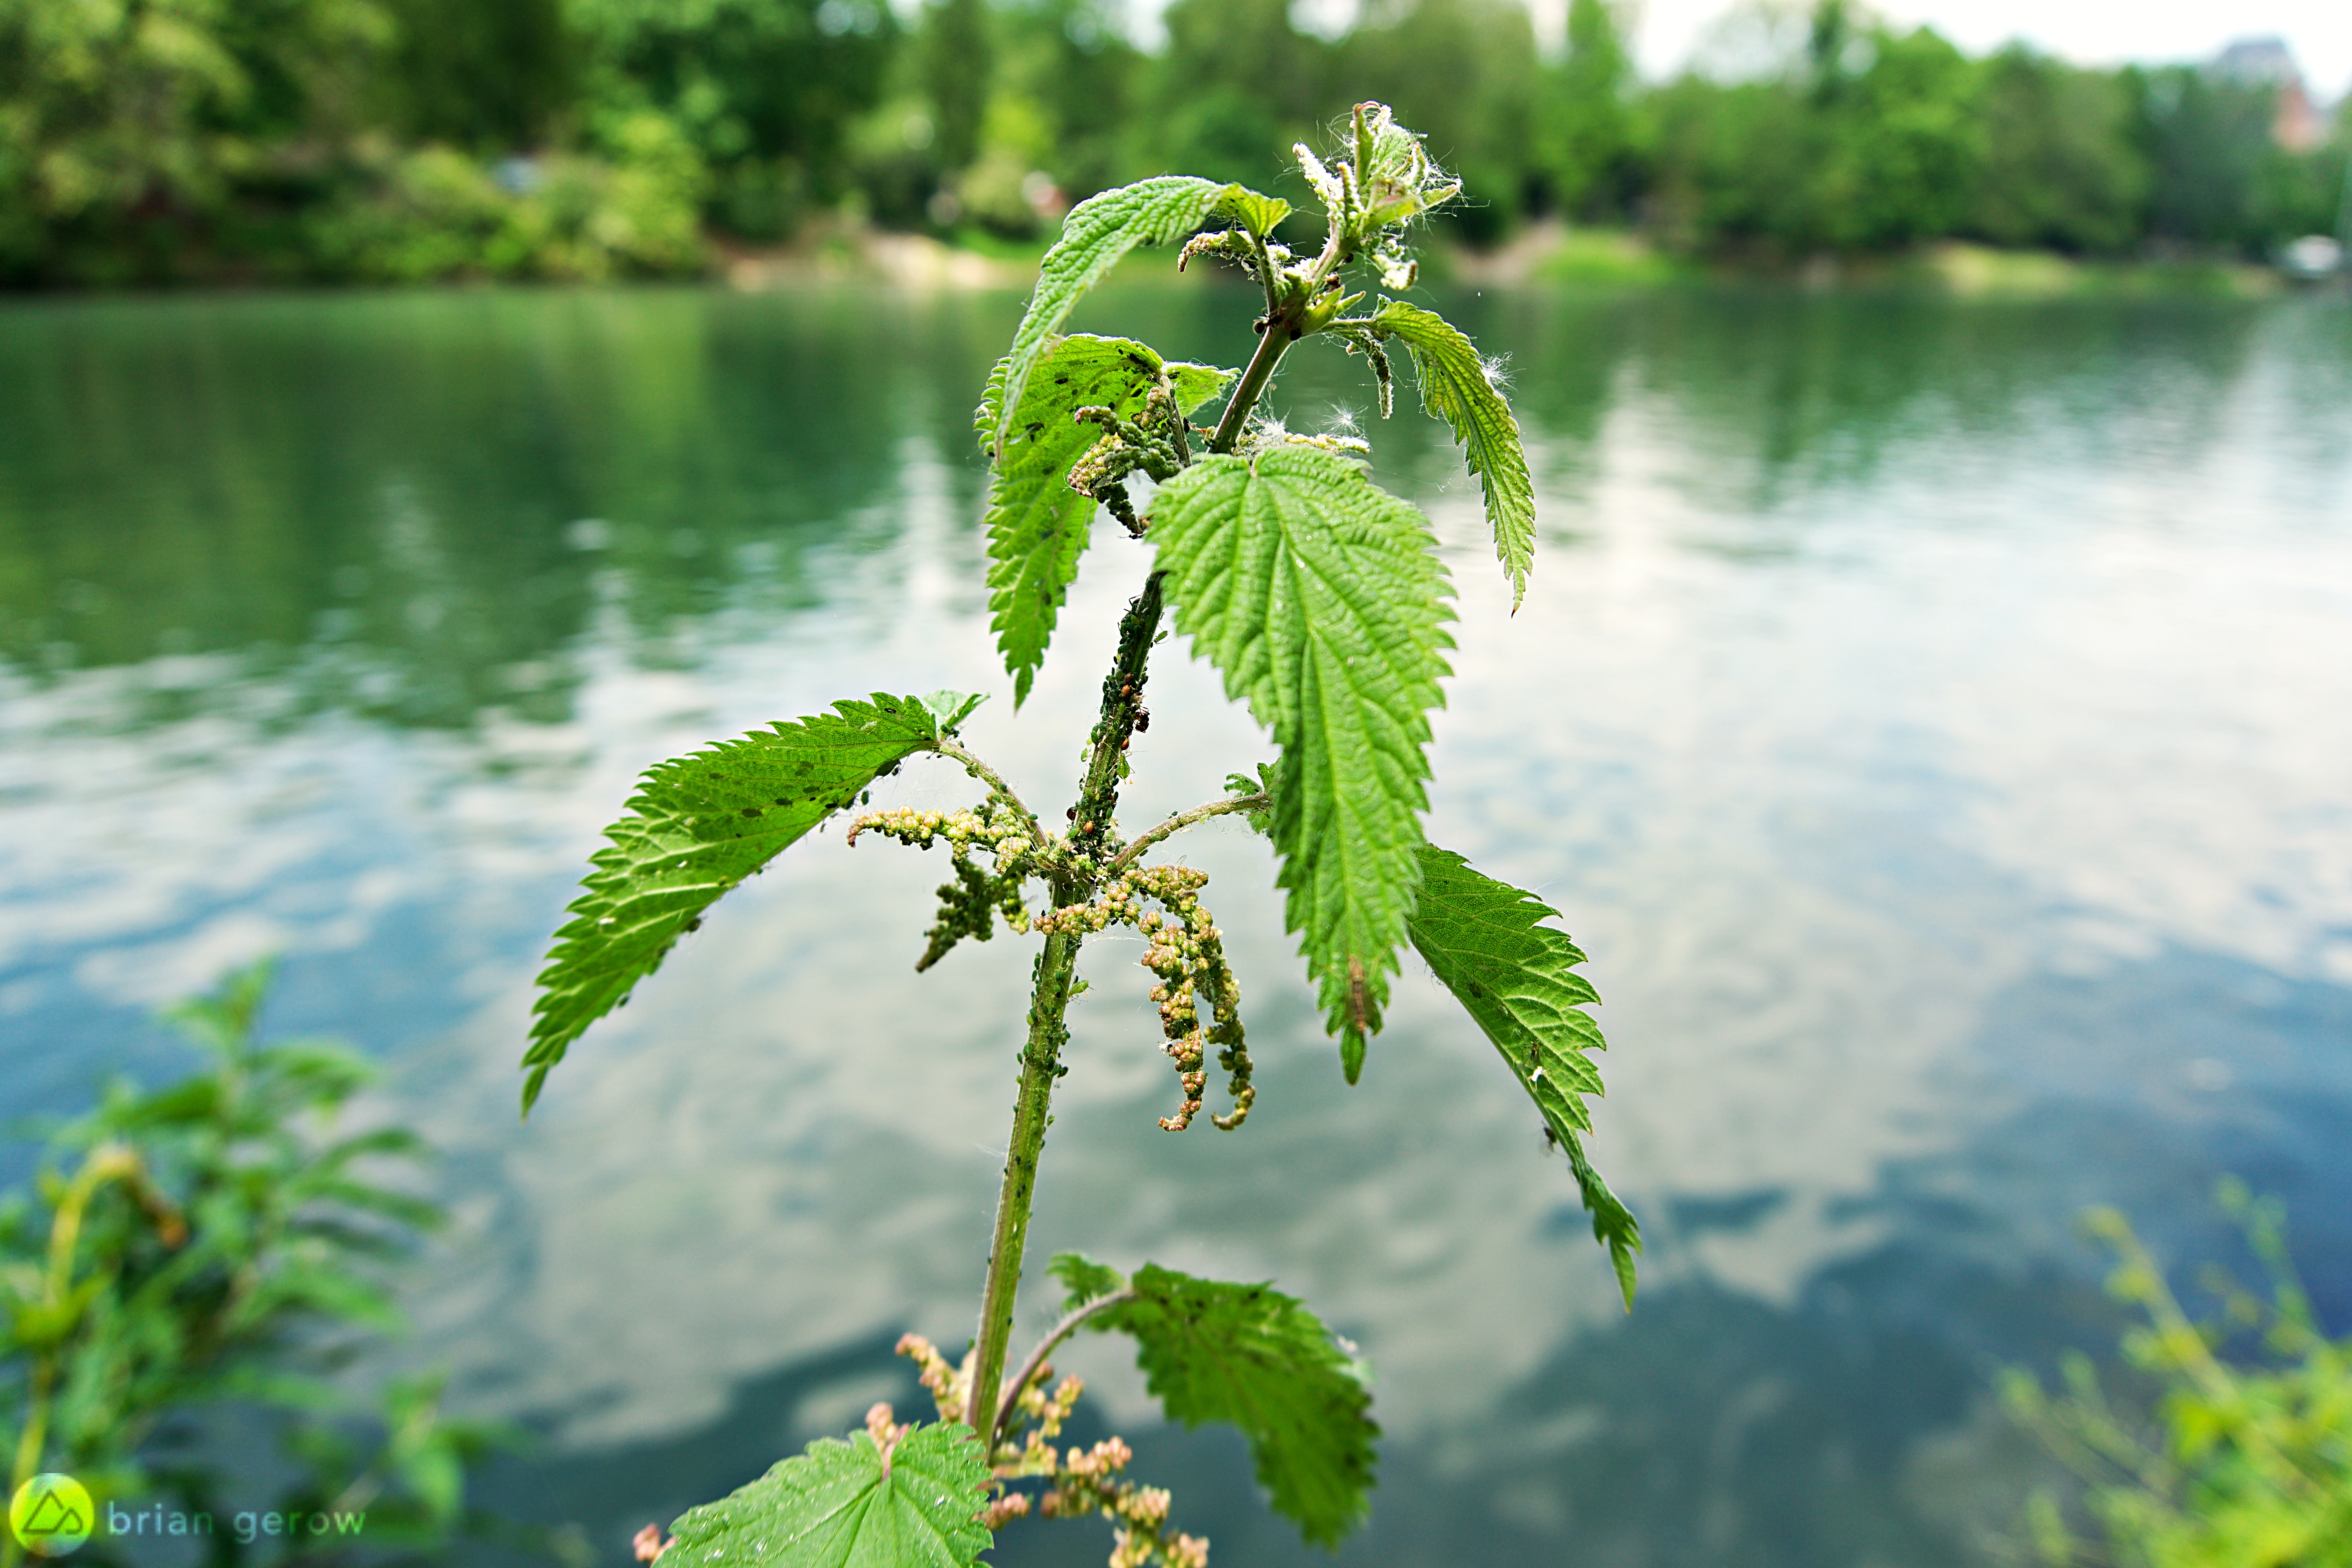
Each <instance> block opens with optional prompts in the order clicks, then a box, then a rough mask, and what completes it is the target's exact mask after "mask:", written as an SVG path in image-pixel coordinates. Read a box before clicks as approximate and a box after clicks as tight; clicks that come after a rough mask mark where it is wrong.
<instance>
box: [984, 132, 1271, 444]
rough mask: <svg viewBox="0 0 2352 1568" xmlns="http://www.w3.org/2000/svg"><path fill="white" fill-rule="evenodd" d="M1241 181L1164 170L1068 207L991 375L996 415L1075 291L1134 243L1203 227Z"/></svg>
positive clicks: (1014, 402) (1161, 240) (1001, 430)
mask: <svg viewBox="0 0 2352 1568" xmlns="http://www.w3.org/2000/svg"><path fill="white" fill-rule="evenodd" d="M1239 188H1240V187H1239V186H1234V185H1223V184H1218V183H1217V182H1216V181H1214V180H1201V179H1194V178H1192V177H1191V176H1189V175H1183V174H1168V175H1163V176H1161V177H1160V178H1158V179H1152V180H1139V181H1137V182H1136V183H1135V184H1131V185H1121V186H1120V187H1118V189H1117V190H1114V191H1105V192H1103V193H1102V194H1101V195H1094V196H1088V197H1087V199H1086V200H1085V201H1082V202H1080V203H1079V204H1078V205H1076V206H1074V207H1072V208H1071V209H1070V210H1069V213H1068V214H1067V215H1066V216H1065V217H1064V218H1063V219H1062V237H1061V238H1059V239H1057V240H1055V242H1054V247H1053V248H1052V249H1050V250H1048V251H1046V252H1045V259H1044V260H1043V261H1041V262H1040V263H1038V267H1037V291H1036V292H1035V293H1034V294H1032V295H1031V296H1030V297H1029V310H1028V313H1027V314H1026V315H1024V316H1023V317H1022V318H1021V325H1020V327H1019V328H1018V329H1016V330H1015V331H1014V332H1013V349H1012V352H1011V353H1007V354H1006V355H1005V356H1004V364H1003V377H1002V380H1001V381H994V380H992V385H993V386H994V387H995V390H996V405H997V408H998V410H999V411H1000V415H1002V414H1003V411H1006V410H1011V411H1014V412H1017V411H1018V410H1019V409H1020V407H1021V397H1022V394H1023V393H1024V391H1026V390H1027V388H1028V385H1029V375H1030V372H1031V371H1032V370H1034V368H1035V366H1036V363H1037V361H1038V359H1039V357H1040V356H1042V355H1043V354H1044V353H1045V349H1046V345H1047V344H1048V342H1050V341H1051V340H1052V338H1053V336H1054V332H1055V329H1057V328H1059V327H1060V326H1061V324H1062V322H1063V321H1064V320H1065V319H1066V317H1068V315H1069V313H1070V307H1072V306H1073V305H1076V303H1077V302H1078V298H1079V296H1081V295H1083V294H1084V293H1085V292H1086V291H1087V289H1091V288H1093V287H1094V286H1095V284H1096V283H1097V282H1098V281H1099V280H1100V279H1101V278H1102V275H1103V274H1104V273H1106V272H1108V271H1109V270H1110V269H1111V268H1113V267H1115V266H1117V265H1118V260H1119V258H1121V257H1123V256H1125V255H1126V254H1127V253H1128V252H1129V251H1130V250H1132V249H1134V248H1135V247H1137V246H1139V245H1165V244H1167V243H1169V242H1170V241H1171V240H1178V239H1181V238H1183V237H1185V236H1186V235H1188V234H1191V233H1192V231H1193V230H1194V229H1196V228H1198V227H1200V226H1201V225H1202V222H1203V221H1205V220H1206V219H1207V217H1208V216H1209V214H1210V213H1211V212H1212V211H1213V210H1214V208H1215V207H1216V205H1217V204H1218V203H1219V202H1221V201H1223V200H1224V199H1225V196H1226V194H1227V193H1228V192H1229V191H1234V190H1238V189H1239ZM1009 425H1010V421H1009V420H1006V419H1003V418H1001V417H1000V421H999V426H998V429H997V432H996V440H995V443H994V446H993V449H994V450H995V451H997V452H998V453H1000V454H1001V453H1002V452H1003V441H1004V437H1006V436H1007V435H1008V434H1010V430H1009V429H1008V428H1007V426H1009Z"/></svg>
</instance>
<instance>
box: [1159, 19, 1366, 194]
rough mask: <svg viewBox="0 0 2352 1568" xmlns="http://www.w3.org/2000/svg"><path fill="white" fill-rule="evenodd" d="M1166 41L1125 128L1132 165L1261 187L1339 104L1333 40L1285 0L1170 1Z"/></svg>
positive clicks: (1282, 170)
mask: <svg viewBox="0 0 2352 1568" xmlns="http://www.w3.org/2000/svg"><path fill="white" fill-rule="evenodd" d="M1165 21H1166V24H1167V27H1168V48H1167V52H1166V53H1165V54H1163V55H1162V56H1161V57H1160V59H1159V60H1158V61H1157V62H1156V63H1155V64H1154V66H1153V68H1151V70H1150V73H1149V76H1150V82H1149V85H1148V87H1147V89H1146V90H1145V93H1144V95H1143V113H1142V114H1141V115H1140V116H1139V117H1138V119H1137V121H1135V122H1133V123H1132V124H1130V126H1129V136H1130V137H1131V138H1132V142H1131V148H1130V157H1129V162H1130V164H1131V165H1132V166H1133V167H1134V168H1135V169H1137V171H1138V172H1139V173H1143V174H1160V173H1165V172H1167V171H1169V170H1174V169H1181V170H1184V171H1186V172H1187V173H1190V174H1202V175H1205V176H1207V177H1208V178H1211V179H1216V180H1238V181H1240V182H1242V183H1243V184H1259V185H1264V184H1268V183H1269V182H1271V181H1273V180H1275V179H1276V176H1277V174H1280V175H1282V176H1283V177H1287V165H1288V162H1289V149H1290V144H1291V143H1292V142H1297V141H1304V140H1307V139H1308V138H1310V137H1311V136H1312V135H1313V133H1314V131H1315V128H1316V125H1317V122H1318V121H1319V120H1320V119H1321V118H1322V117H1323V116H1324V115H1325V114H1327V113H1329V112H1336V106H1335V105H1334V103H1333V99H1334V96H1335V95H1334V94H1333V93H1332V92H1331V90H1330V89H1329V87H1328V84H1329V83H1330V81H1331V79H1332V78H1331V69H1330V64H1331V60H1330V57H1331V48H1330V46H1329V45H1328V44H1326V43H1325V42H1324V41H1323V40H1322V39H1320V38H1318V37H1312V36H1310V35H1307V34H1304V33H1301V32H1300V31H1299V30H1298V29H1297V26H1294V25H1293V23H1292V21H1291V17H1290V5H1289V0H1175V4H1174V5H1171V6H1169V7H1168V10H1167V12H1166V14H1165Z"/></svg>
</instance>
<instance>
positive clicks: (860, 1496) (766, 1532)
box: [662, 1422, 993, 1568]
mask: <svg viewBox="0 0 2352 1568" xmlns="http://www.w3.org/2000/svg"><path fill="white" fill-rule="evenodd" d="M886 1436H887V1434H886ZM988 1489H989V1474H988V1466H987V1465H986V1464H985V1463H984V1462H983V1461H982V1457H981V1445H980V1439H979V1438H978V1437H977V1436H974V1435H973V1433H972V1430H971V1427H969V1426H964V1425H962V1424H961V1422H948V1423H941V1424H939V1425H935V1426H915V1427H913V1428H911V1429H909V1430H907V1431H905V1432H904V1433H903V1435H900V1436H898V1437H897V1439H896V1441H894V1442H892V1443H891V1444H890V1447H889V1448H888V1451H887V1453H886V1452H885V1451H884V1450H883V1448H881V1447H878V1446H877V1444H876V1442H875V1440H874V1438H873V1436H871V1435H870V1434H868V1433H866V1432H859V1433H856V1434H855V1435H853V1436H851V1437H850V1439H849V1441H847V1442H842V1441H840V1440H838V1439H836V1438H831V1437H826V1438H821V1439H819V1440H818V1441H816V1442H814V1443H811V1444H810V1445H809V1446H808V1448H807V1450H806V1451H805V1452H803V1453H800V1454H795V1455H794V1456H793V1458H789V1459H785V1460H783V1461H782V1463H780V1464H778V1465H777V1466H776V1467H775V1468H772V1469H771V1470H770V1471H769V1472H768V1473H767V1474H766V1475H764V1476H761V1478H760V1479H758V1480H756V1481H752V1482H751V1483H749V1484H748V1485H746V1486H742V1487H740V1488H738V1489H736V1490H734V1491H733V1492H731V1493H730V1494H729V1495H728V1496H726V1497H724V1498H721V1499H719V1500H718V1501H717V1502H712V1503H705V1504H703V1505H702V1506H701V1507H700V1508H697V1509H690V1510H688V1511H687V1512H686V1513H684V1514H681V1515H680V1516H679V1517H678V1520H677V1522H676V1523H675V1524H673V1525H671V1526H670V1530H671V1531H672V1533H674V1534H675V1535H676V1536H677V1542H676V1543H675V1544H673V1545H672V1546H671V1547H670V1548H669V1550H668V1551H667V1552H663V1553H662V1561H663V1562H665V1563H667V1564H668V1565H669V1568H972V1564H974V1563H978V1562H979V1560H980V1554H981V1553H982V1552H985V1551H987V1550H988V1549H989V1546H990V1544H991V1542H992V1539H993V1538H992V1536H991V1535H990V1533H989V1531H988V1530H987V1528H986V1527H985V1526H983V1525H982V1524H981V1523H980V1521H979V1515H980V1510H981V1509H982V1506H983V1504H984V1503H985V1501H986V1499H987V1493H988Z"/></svg>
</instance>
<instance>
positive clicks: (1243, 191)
mask: <svg viewBox="0 0 2352 1568" xmlns="http://www.w3.org/2000/svg"><path fill="white" fill-rule="evenodd" d="M1216 210H1217V216H1220V217H1229V218H1231V219H1233V220H1234V222H1235V223H1237V224H1239V225H1241V226H1243V227H1244V228H1245V229H1247V230H1249V231H1250V232H1251V233H1252V234H1254V235H1255V236H1257V237H1258V238H1260V239H1264V238H1265V237H1266V236H1267V235H1269V234H1272V233H1273V232H1274V231H1275V229H1276V227H1277V226H1280V225H1281V223H1282V220H1283V219H1284V218H1286V217H1288V216H1290V204H1289V203H1288V202H1286V201H1284V200H1283V199H1282V198H1281V197H1280V196H1268V195H1259V194H1258V193H1257V192H1255V191H1253V190H1249V189H1247V188H1245V187H1244V186H1241V185H1228V186H1226V187H1225V194H1224V195H1223V198H1222V199H1221V200H1220V201H1219V202H1218V203H1217V209H1216Z"/></svg>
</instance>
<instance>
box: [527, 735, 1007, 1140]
mask: <svg viewBox="0 0 2352 1568" xmlns="http://www.w3.org/2000/svg"><path fill="white" fill-rule="evenodd" d="M934 703H937V704H939V705H940V708H941V709H944V710H947V711H949V712H952V713H953V714H954V715H955V717H956V718H958V719H961V716H962V714H963V713H966V712H969V711H970V705H969V704H968V703H965V702H964V701H963V700H961V698H960V697H958V696H957V695H956V694H955V693H952V692H938V693H934V694H933V695H932V696H931V697H929V698H917V697H892V696H889V695H887V694H885V693H882V692H877V693H875V694H874V699H873V700H872V701H870V702H856V701H845V702H836V703H835V704H834V711H833V712H831V713H819V714H816V715H814V716H813V717H811V718H807V719H801V720H797V721H793V722H791V723H779V724H776V725H774V726H772V728H771V729H769V730H764V731H761V730H755V731H752V732H751V734H748V735H745V736H744V737H742V738H741V739H740V740H735V741H719V742H714V743H712V744H711V745H709V746H706V747H705V748H703V749H702V750H701V751H698V752H694V753H693V754H692V755H690V756H684V757H676V758H673V759H671V760H670V761H668V762H666V763H656V764H655V765H654V766H653V767H651V768H648V769H647V770H646V773H645V774H644V775H643V776H642V777H641V778H640V779H639V780H638V781H637V793H636V794H635V795H633V796H632V797H631V798H630V800H629V804H628V808H627V809H628V812H629V815H628V816H624V817H622V818H621V819H620V820H619V821H618V822H616V823H614V824H613V826H610V827H608V828H606V829H605V830H604V836H605V837H607V838H610V839H611V840H612V841H613V842H612V843H611V844H610V845H609V846H607V847H604V848H603V849H600V850H598V851H597V852H596V853H595V854H594V855H593V856H592V857H590V862H591V864H593V866H594V867H595V869H594V870H593V871H591V872H589V874H588V876H587V878H586V879H584V880H583V883H582V886H583V889H584V891H583V892H582V894H581V896H580V897H579V898H578V899H576V900H573V901H572V906H571V913H572V915H573V916H574V917H575V918H574V919H573V920H572V922H571V923H570V924H568V925H566V926H564V927H563V928H562V930H561V931H557V932H556V933H555V945H554V947H553V948H551V950H549V952H548V955H547V967H546V968H545V969H543V970H541V972H540V976H539V986H540V993H541V994H540V998H539V1002H538V1005H536V1007H535V1008H534V1009H533V1012H534V1014H535V1015H536V1016H534V1018H533V1019H532V1022H531V1031H530V1034H531V1043H530V1050H529V1051H528V1052H526V1053H525V1054H524V1056H523V1058H522V1065H523V1066H524V1067H525V1068H529V1069H530V1079H529V1080H528V1081H527V1082H526V1083H525V1084H524V1086H523V1091H522V1106H523V1110H524V1112H525V1113H526V1114H528V1113H529V1111H530V1107H531V1102H532V1101H534V1100H537V1099H538V1098H539V1091H540V1088H541V1085H542V1084H544V1083H545V1082H546V1080H547V1073H548V1069H549V1068H552V1067H553V1066H554V1065H555V1064H556V1063H557V1062H560V1061H562V1059H563V1053H564V1050H565V1049H566V1047H569V1046H570V1045H571V1044H572V1041H573V1040H576V1039H578V1038H579V1037H580V1034H581V1031H583V1030H584V1029H585V1028H587V1027H588V1026H589V1025H591V1024H593V1023H594V1022H595V1021H596V1020H597V1019H599V1018H601V1017H603V1016H604V1015H605V1014H607V1013H609V1012H611V1011H612V1010H613V1009H614V1007H615V1006H618V1005H620V1004H621V1003H623V1002H625V1001H626V1000H628V995H629V992H630V989H631V988H632V987H634V986H635V984H637V982H638V981H640V980H643V979H644V978H645V977H646V975H648V974H651V973H653V972H654V971H655V970H656V969H657V968H659V967H660V966H661V961H662V959H663V957H664V955H666V954H667V952H669V950H670V948H671V947H672V946H673V945H675V944H676V942H677V939H678V938H679V937H680V936H682V935H684V934H685V933H686V932H688V931H692V930H694V929H695V927H696V926H698V925H699V924H700V923H701V919H702V913H703V911H704V910H708V909H709V907H710V906H711V905H712V904H713V903H715V902H717V901H718V900H719V896H720V895H721V894H724V893H725V892H727V891H728V890H729V889H732V888H734V887H735V886H737V885H738V884H740V882H741V881H742V880H743V879H744V878H746V877H749V876H751V874H752V873H753V872H755V871H758V870H760V869H761V868H763V867H765V866H766V865H767V863H768V862H769V861H770V860H772V859H773V858H775V857H776V855H777V853H778V852H779V851H781V850H782V849H783V848H785V847H787V846H788V845H790V844H791V843H792V842H793V840H795V839H797V838H799V837H801V836H802V835H803V834H805V833H806V832H808V830H809V829H810V828H812V827H814V826H816V825H817V824H818V823H820V822H822V821H824V819H825V817H827V816H830V815H832V814H833V813H834V812H836V811H839V810H840V809H841V808H842V807H844V806H845V805H850V804H851V803H852V802H854V801H855V800H856V798H857V793H858V792H859V791H860V790H862V789H864V788H865V787H866V785H868V784H872V783H873V782H874V781H875V779H877V777H879V776H881V775H882V774H884V773H890V772H892V771H894V770H895V769H896V768H897V767H898V764H899V763H901V762H903V761H904V760H905V759H907V758H908V757H909V756H912V755H913V754H914V753H916V752H923V751H930V750H934V749H936V747H937V746H938V744H939V739H940V731H941V729H942V728H943V725H942V722H941V715H940V711H939V710H935V709H934V708H933V707H932V706H931V704H934Z"/></svg>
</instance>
